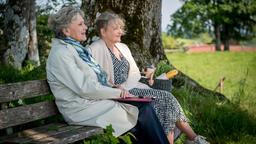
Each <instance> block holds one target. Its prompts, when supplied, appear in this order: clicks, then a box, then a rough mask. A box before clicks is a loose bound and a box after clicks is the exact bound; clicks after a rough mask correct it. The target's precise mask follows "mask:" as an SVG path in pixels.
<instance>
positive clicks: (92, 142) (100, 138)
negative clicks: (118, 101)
mask: <svg viewBox="0 0 256 144" xmlns="http://www.w3.org/2000/svg"><path fill="white" fill-rule="evenodd" d="M113 132H114V129H113V128H112V126H111V125H109V126H107V127H106V129H104V133H103V134H100V135H96V136H92V137H91V138H89V139H85V140H84V141H83V144H120V143H122V144H132V141H131V138H130V137H131V136H132V137H133V138H134V136H133V134H132V133H129V132H128V133H127V134H125V135H123V136H119V137H118V138H117V137H115V136H113Z"/></svg>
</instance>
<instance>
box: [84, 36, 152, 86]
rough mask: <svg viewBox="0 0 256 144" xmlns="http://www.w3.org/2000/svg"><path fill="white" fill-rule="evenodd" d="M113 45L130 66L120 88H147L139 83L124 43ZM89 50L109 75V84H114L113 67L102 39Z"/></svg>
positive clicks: (131, 58)
mask: <svg viewBox="0 0 256 144" xmlns="http://www.w3.org/2000/svg"><path fill="white" fill-rule="evenodd" d="M115 45H116V47H117V48H118V50H119V51H120V52H121V53H122V55H123V56H124V57H125V58H126V60H127V61H128V62H129V64H130V69H129V73H128V79H127V81H126V82H124V83H123V84H122V85H121V86H122V87H123V88H125V89H126V90H130V89H132V88H149V87H148V86H147V85H145V84H143V83H140V82H139V80H140V78H141V75H140V71H139V68H138V67H137V65H136V62H135V60H134V58H133V56H132V54H131V51H130V49H129V48H128V47H127V45H125V44H124V43H116V44H115ZM89 49H90V52H91V54H92V56H93V57H94V58H95V60H96V61H97V62H98V63H99V65H100V66H101V67H102V68H103V69H104V70H105V71H106V72H107V74H108V75H109V80H110V82H111V83H114V67H113V62H112V58H111V55H110V52H109V50H108V48H107V45H106V43H105V42H104V41H103V40H102V39H100V40H97V41H95V42H93V43H92V44H91V45H90V46H89Z"/></svg>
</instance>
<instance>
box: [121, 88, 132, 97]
mask: <svg viewBox="0 0 256 144" xmlns="http://www.w3.org/2000/svg"><path fill="white" fill-rule="evenodd" d="M130 95H131V94H130V93H129V92H128V91H127V90H125V89H123V90H122V92H121V94H120V97H121V98H126V97H129V96H130Z"/></svg>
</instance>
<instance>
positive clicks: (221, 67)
mask: <svg viewBox="0 0 256 144" xmlns="http://www.w3.org/2000/svg"><path fill="white" fill-rule="evenodd" d="M167 57H168V59H169V60H170V61H171V63H172V64H173V65H174V66H175V67H176V68H178V69H179V70H181V71H182V72H184V73H185V74H187V75H188V76H190V77H191V78H193V79H194V80H196V81H197V82H199V83H200V84H201V85H203V86H204V87H206V88H209V89H211V90H214V89H215V88H216V86H217V84H218V82H219V80H220V79H221V78H222V77H225V78H226V79H225V81H224V89H223V92H222V93H223V94H224V95H226V96H227V97H228V98H229V99H230V100H234V101H236V102H239V103H240V107H242V108H244V109H246V110H248V111H249V112H250V113H251V114H254V116H255V115H256V53H254V52H251V53H250V52H239V53H237V52H236V53H235V52H216V53H193V54H186V53H168V54H167ZM241 87H244V88H243V91H241ZM241 92H242V93H243V95H241V94H239V93H241ZM238 95H239V96H238Z"/></svg>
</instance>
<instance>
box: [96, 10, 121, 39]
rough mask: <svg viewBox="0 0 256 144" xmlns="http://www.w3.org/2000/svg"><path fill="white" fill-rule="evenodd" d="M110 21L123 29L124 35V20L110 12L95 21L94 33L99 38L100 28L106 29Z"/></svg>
mask: <svg viewBox="0 0 256 144" xmlns="http://www.w3.org/2000/svg"><path fill="white" fill-rule="evenodd" d="M111 21H114V22H116V23H117V24H119V25H121V26H122V28H123V33H125V31H124V27H125V20H124V19H123V18H122V17H121V16H119V15H117V14H115V13H112V12H103V13H102V14H100V16H99V17H98V18H97V19H96V31H97V33H98V35H99V36H100V37H101V33H100V30H101V29H102V28H104V29H106V28H107V27H108V25H109V23H110V22H111Z"/></svg>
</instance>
